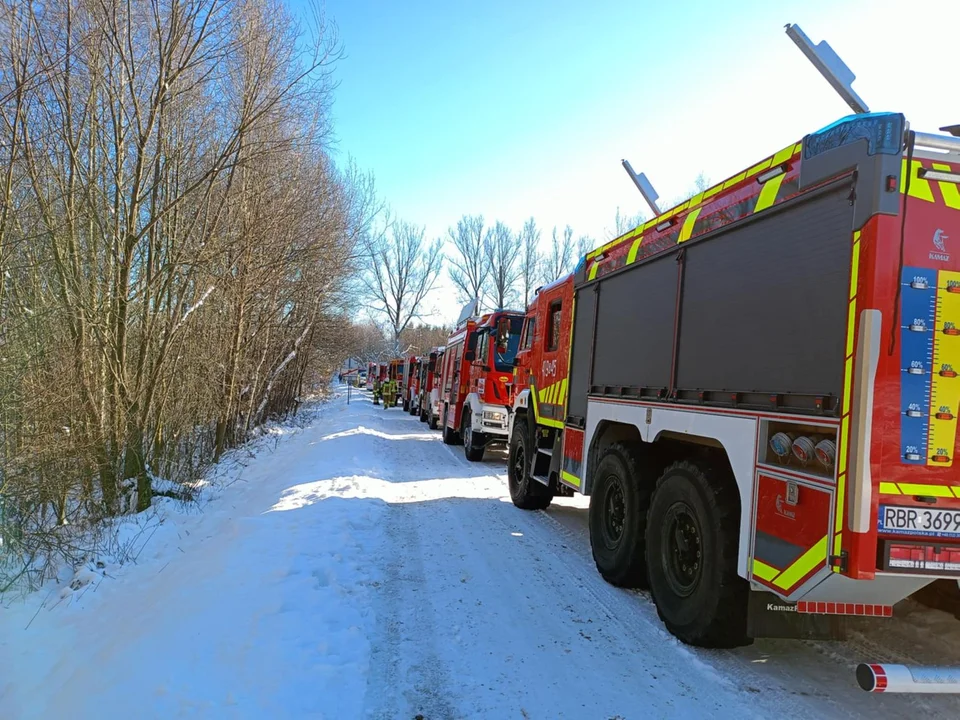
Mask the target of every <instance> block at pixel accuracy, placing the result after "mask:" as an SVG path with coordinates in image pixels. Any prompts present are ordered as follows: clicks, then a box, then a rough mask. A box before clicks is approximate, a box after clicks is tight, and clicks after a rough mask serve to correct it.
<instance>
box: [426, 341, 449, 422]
mask: <svg viewBox="0 0 960 720" xmlns="http://www.w3.org/2000/svg"><path fill="white" fill-rule="evenodd" d="M446 352H447V348H446V347H442V348H437V359H436V362H435V363H434V366H433V369H432V370H431V372H432V377H431V378H430V382H429V384H430V389H429V392H430V394H429V396H427V397H426V399H427V403H428V404H427V408H428V409H427V424H428V425H429V426H430V429H431V430H436V429H437V428H439V427H440V409H441V408H442V407H443V403H442V402H441V397H440V395H441V394H440V375H441V373H442V371H443V357H444V355H445V354H446Z"/></svg>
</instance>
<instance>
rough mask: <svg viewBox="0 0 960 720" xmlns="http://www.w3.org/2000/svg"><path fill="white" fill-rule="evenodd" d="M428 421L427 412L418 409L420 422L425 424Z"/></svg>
mask: <svg viewBox="0 0 960 720" xmlns="http://www.w3.org/2000/svg"><path fill="white" fill-rule="evenodd" d="M428 419H429V418H428V417H427V411H426V410H425V409H423V408H420V422H422V423H425V422H427V420H428Z"/></svg>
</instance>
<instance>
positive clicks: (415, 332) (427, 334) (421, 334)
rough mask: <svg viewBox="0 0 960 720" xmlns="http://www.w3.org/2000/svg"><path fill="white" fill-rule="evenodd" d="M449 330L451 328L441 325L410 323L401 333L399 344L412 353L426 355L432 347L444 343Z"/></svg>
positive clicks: (450, 330)
mask: <svg viewBox="0 0 960 720" xmlns="http://www.w3.org/2000/svg"><path fill="white" fill-rule="evenodd" d="M451 332H453V328H449V327H444V326H442V325H414V324H413V323H411V324H410V326H409V327H408V328H407V329H406V330H404V331H403V333H402V334H401V336H400V344H401V346H402V347H403V348H404V349H409V351H410V352H412V353H415V354H417V355H426V354H428V353H429V352H430V350H431V349H432V348H435V347H442V346H443V345H446V344H447V338H449V337H450V333H451Z"/></svg>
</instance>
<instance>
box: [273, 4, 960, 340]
mask: <svg viewBox="0 0 960 720" xmlns="http://www.w3.org/2000/svg"><path fill="white" fill-rule="evenodd" d="M302 1H303V0H290V2H292V3H293V5H294V7H297V6H298V5H299V4H300V3H301V2H302ZM326 10H327V13H328V14H329V16H330V17H331V18H332V19H333V20H334V21H335V22H336V23H337V25H338V27H339V34H340V38H341V41H342V43H343V46H344V49H345V52H346V57H345V58H344V59H343V60H342V61H341V62H340V63H339V64H338V66H337V68H336V71H335V75H336V78H337V79H338V81H339V82H340V87H339V88H338V90H337V93H336V97H335V102H334V109H333V112H334V130H335V133H336V137H337V146H336V152H337V154H338V156H339V157H340V158H343V159H345V158H346V156H347V155H352V156H353V157H354V158H355V159H356V161H357V162H358V164H359V165H360V166H361V167H363V168H367V169H370V170H372V171H373V172H374V173H375V175H376V179H377V186H378V190H379V192H380V194H381V196H382V197H383V198H384V199H385V200H386V201H387V202H388V203H389V204H390V205H391V207H392V208H393V210H394V211H395V212H396V213H397V214H398V215H399V216H401V217H403V218H404V219H406V220H409V221H411V222H414V223H416V224H419V225H424V226H426V230H427V235H428V236H429V237H440V236H443V235H445V233H446V229H447V228H448V227H449V226H451V225H453V224H455V223H456V221H457V219H458V218H459V217H460V216H461V215H463V214H465V213H471V214H476V213H481V214H483V215H484V216H485V217H486V218H487V220H488V221H491V222H492V221H493V220H496V219H501V220H503V221H505V222H507V223H508V224H510V225H512V226H513V227H515V228H519V226H520V224H521V223H522V222H523V220H524V219H525V218H527V217H530V216H531V215H532V216H533V217H535V218H536V220H537V222H538V224H539V225H540V226H541V227H543V228H545V232H544V237H545V238H546V237H547V236H548V235H549V229H550V228H551V227H552V226H554V225H557V226H560V227H562V226H563V225H565V224H567V223H569V224H570V225H571V226H572V227H573V229H574V232H575V233H576V234H577V235H580V234H587V235H590V236H592V237H594V238H596V239H597V240H598V241H599V240H603V239H606V238H608V237H610V234H609V233H610V231H611V230H612V227H613V218H614V214H615V212H616V209H617V207H618V206H619V207H620V208H621V209H622V210H624V211H626V212H629V213H635V212H637V211H640V210H644V209H645V208H644V206H643V204H642V199H641V197H640V195H639V193H638V192H637V191H636V190H635V189H634V187H633V186H632V184H631V183H630V181H629V179H628V178H627V176H626V174H625V173H624V171H623V169H622V168H621V167H620V159H621V158H623V157H627V158H628V159H630V160H631V162H632V163H633V165H634V167H635V168H636V169H637V170H638V171H639V170H643V171H645V172H646V173H647V175H648V176H649V177H650V179H651V180H652V181H653V183H654V185H655V186H656V187H657V190H658V191H659V193H660V195H661V196H662V197H664V198H670V199H673V198H675V197H677V196H678V195H683V194H685V193H686V191H687V190H688V189H689V188H690V186H691V184H692V182H693V180H694V178H695V177H696V175H697V173H699V172H701V171H703V172H704V173H705V174H706V175H707V177H708V178H709V179H710V180H711V181H717V180H721V179H723V178H725V177H727V176H730V175H733V174H735V173H736V172H738V171H739V170H741V169H743V168H744V167H747V166H748V165H750V164H752V163H753V162H754V161H755V160H758V159H761V158H763V157H765V156H766V155H769V154H770V153H772V152H774V151H776V150H778V149H780V148H781V147H783V146H785V145H786V144H787V143H789V142H791V141H795V140H798V139H800V138H801V137H802V136H803V135H804V134H805V133H807V132H810V131H812V130H815V129H817V128H819V127H821V126H823V125H826V124H828V123H830V122H832V121H833V120H835V119H837V118H838V117H840V116H842V115H844V114H847V108H846V106H845V105H844V103H843V102H842V101H841V100H840V99H839V97H838V96H837V95H836V94H835V93H834V92H833V90H832V89H831V88H830V87H829V85H827V84H826V82H825V81H824V80H822V79H821V78H820V76H819V75H818V74H817V73H816V71H815V70H814V69H813V67H812V66H811V65H809V63H808V62H807V61H806V59H805V58H804V57H803V56H802V54H801V53H800V51H799V50H798V49H797V48H796V47H795V46H794V45H793V43H792V42H791V41H790V40H789V39H788V38H787V37H786V35H785V34H784V31H783V26H784V25H785V24H786V23H788V22H795V23H799V24H800V26H801V27H802V28H803V30H804V31H805V32H806V33H807V34H808V35H809V36H810V37H811V39H813V40H814V42H817V41H819V40H821V39H827V40H828V41H829V42H830V43H831V45H832V46H833V47H834V49H835V50H836V51H837V52H838V53H839V54H840V56H841V57H842V58H844V60H845V61H846V62H847V64H848V65H849V66H850V67H851V68H852V69H853V71H854V72H855V73H856V74H857V76H858V77H857V81H856V83H855V85H854V87H855V88H856V89H857V91H858V92H859V94H860V95H861V97H863V98H864V100H866V101H867V102H868V103H869V104H870V106H871V109H873V110H896V111H901V112H904V113H906V115H907V118H908V120H910V121H911V123H912V125H913V126H914V127H915V128H918V129H923V130H926V131H932V130H936V128H938V127H940V126H942V125H947V124H953V123H958V122H960V93H958V91H957V90H956V88H957V87H960V83H958V80H957V71H956V67H957V66H956V56H955V50H954V49H952V47H951V46H952V44H953V42H952V40H950V39H949V38H950V37H952V34H953V33H952V31H946V30H945V31H944V34H943V35H942V36H940V37H941V40H940V41H938V40H937V37H938V32H937V28H938V27H943V28H949V27H954V28H955V27H956V23H957V21H958V20H960V3H958V2H956V0H911V1H910V2H909V3H907V2H904V1H903V0H775V1H772V0H728V2H716V0H710V1H707V0H672V1H671V2H662V3H645V2H638V1H636V0H633V1H629V0H618V1H614V0H593V2H591V3H583V2H571V1H567V0H563V1H553V2H546V1H544V0H530V1H519V0H515V1H514V2H506V1H504V0H492V1H489V2H483V3H476V2H475V3H467V2H435V1H433V0H430V1H426V0H424V1H420V2H417V1H415V0H413V1H411V2H403V3H401V2H393V1H391V2H387V1H381V2H375V1H373V0H327V2H326ZM913 18H917V20H913ZM905 29H906V30H907V32H908V35H907V36H905V35H904V30H905ZM429 304H430V307H429V308H428V309H429V310H431V311H433V312H432V317H431V319H433V320H439V319H443V320H447V321H449V320H452V319H455V317H456V315H457V309H456V308H458V307H459V304H458V303H457V302H456V300H455V298H454V297H453V293H452V290H451V289H450V287H449V284H448V283H447V282H444V283H442V284H441V286H440V287H439V288H438V290H437V291H436V292H435V293H434V295H433V296H432V297H431V298H430V303H429Z"/></svg>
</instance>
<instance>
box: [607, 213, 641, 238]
mask: <svg viewBox="0 0 960 720" xmlns="http://www.w3.org/2000/svg"><path fill="white" fill-rule="evenodd" d="M646 221H647V216H646V215H645V214H644V213H642V212H638V213H637V214H636V215H627V214H625V213H622V212H620V208H619V207H618V208H617V214H616V216H615V217H614V220H613V229H612V230H608V231H607V239H608V240H613V238H617V237H620V236H621V235H623V234H624V233H628V232H630V231H631V230H633V229H634V228H636V227H639V226H640V225H643V224H644V223H645V222H646Z"/></svg>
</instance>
